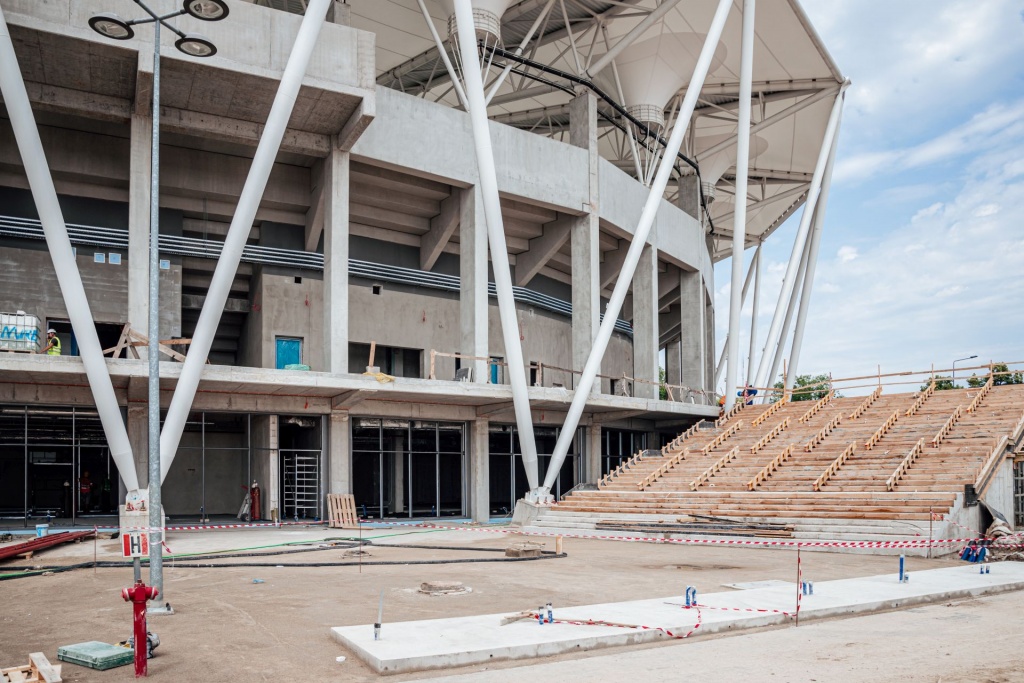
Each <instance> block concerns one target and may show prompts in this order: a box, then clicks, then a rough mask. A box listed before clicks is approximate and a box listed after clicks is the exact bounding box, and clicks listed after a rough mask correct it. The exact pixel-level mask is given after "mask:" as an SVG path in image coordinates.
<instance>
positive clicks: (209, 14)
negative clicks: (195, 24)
mask: <svg viewBox="0 0 1024 683" xmlns="http://www.w3.org/2000/svg"><path fill="white" fill-rule="evenodd" d="M182 8H183V9H184V10H185V11H186V12H187V13H188V14H189V15H191V16H193V17H195V18H196V19H202V20H203V21H220V20H221V19H223V18H224V17H226V16H227V15H228V4H227V3H226V2H224V0H184V2H183V3H182Z"/></svg>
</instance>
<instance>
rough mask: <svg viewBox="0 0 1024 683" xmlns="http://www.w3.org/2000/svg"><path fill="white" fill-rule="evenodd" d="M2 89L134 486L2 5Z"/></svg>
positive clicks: (102, 410) (86, 355)
mask: <svg viewBox="0 0 1024 683" xmlns="http://www.w3.org/2000/svg"><path fill="white" fill-rule="evenodd" d="M0 93H2V94H3V98H4V102H5V103H6V105H7V114H8V116H9V117H10V120H11V128H12V129H13V130H14V138H15V140H17V144H18V151H19V153H20V154H21V162H22V164H23V165H24V167H25V175H26V176H28V183H29V187H30V188H31V190H32V198H33V199H34V200H35V203H36V211H38V212H39V220H40V222H41V223H42V225H43V234H44V235H45V236H46V246H47V248H48V249H49V251H50V258H51V259H53V269H54V271H55V272H56V274H57V282H58V283H59V284H60V291H61V294H63V295H64V303H65V305H66V306H67V309H68V318H70V319H71V327H72V328H73V329H74V331H75V338H76V339H77V340H78V349H79V352H80V354H81V357H82V364H83V365H84V366H85V374H86V376H87V377H88V379H89V388H90V389H91V390H92V396H93V400H95V401H96V410H97V412H98V413H99V417H100V423H101V424H102V425H103V432H104V434H105V435H106V437H107V445H108V446H109V447H110V455H111V457H112V458H113V459H114V463H115V464H116V465H117V470H118V473H119V474H120V475H121V479H123V480H124V485H125V487H127V489H128V490H129V491H134V490H136V489H138V488H139V479H138V474H137V473H136V469H135V460H134V459H133V457H132V447H131V443H130V442H129V441H128V430H127V428H125V425H124V420H123V419H122V418H121V409H120V407H118V405H117V396H115V395H114V386H113V384H111V382H110V374H109V373H108V372H107V365H106V361H105V360H104V358H103V347H101V346H100V340H99V337H98V336H97V335H96V324H95V322H94V319H93V316H92V310H91V309H90V308H89V301H88V300H87V299H86V298H85V287H84V286H83V285H82V275H81V273H79V272H78V264H77V263H76V261H75V256H74V251H73V250H72V248H71V240H70V239H69V238H68V229H67V226H66V225H65V224H64V214H63V212H62V211H61V209H60V204H58V203H57V190H56V189H55V188H54V186H53V178H52V177H51V176H50V169H49V166H48V165H47V163H46V154H45V152H44V151H43V143H42V140H40V139H39V129H38V128H37V127H36V123H35V117H34V116H33V114H32V105H31V104H29V100H28V92H27V91H26V90H25V81H24V80H22V77H21V69H20V68H19V67H18V57H17V55H16V54H15V52H14V43H13V42H11V33H10V31H9V29H8V28H7V20H6V18H5V17H4V14H3V9H0Z"/></svg>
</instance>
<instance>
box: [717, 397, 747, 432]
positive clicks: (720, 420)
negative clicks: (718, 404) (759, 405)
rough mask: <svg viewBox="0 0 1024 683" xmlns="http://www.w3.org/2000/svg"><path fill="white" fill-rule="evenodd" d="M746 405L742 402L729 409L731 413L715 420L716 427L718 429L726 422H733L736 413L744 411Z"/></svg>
mask: <svg viewBox="0 0 1024 683" xmlns="http://www.w3.org/2000/svg"><path fill="white" fill-rule="evenodd" d="M744 405H745V404H744V403H743V402H742V401H740V402H739V403H737V404H736V405H734V406H733V407H732V408H730V409H729V412H727V413H725V414H724V415H722V417H720V418H718V419H717V420H715V426H716V427H721V426H722V425H724V424H725V423H726V422H728V421H729V420H731V419H732V418H733V417H735V415H736V413H738V412H740V411H741V410H743V406H744Z"/></svg>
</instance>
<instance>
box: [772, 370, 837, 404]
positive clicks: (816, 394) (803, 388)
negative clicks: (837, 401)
mask: <svg viewBox="0 0 1024 683" xmlns="http://www.w3.org/2000/svg"><path fill="white" fill-rule="evenodd" d="M772 386H773V387H774V388H776V389H778V390H779V392H780V393H779V394H776V396H780V395H781V391H782V388H783V384H782V381H781V380H780V381H778V382H776V383H775V384H774V385H772ZM808 387H810V389H808ZM831 388H832V378H831V377H830V376H829V375H827V374H826V375H797V377H796V380H794V382H793V395H792V398H791V399H790V400H791V401H820V400H821V399H823V398H825V396H826V394H828V392H829V389H831ZM833 396H835V397H836V398H842V397H843V396H842V394H840V393H839V392H838V391H837V392H835V393H834V394H833ZM776 400H778V399H777V398H774V399H772V402H773V403H774V402H775V401H776Z"/></svg>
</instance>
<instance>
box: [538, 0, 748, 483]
mask: <svg viewBox="0 0 1024 683" xmlns="http://www.w3.org/2000/svg"><path fill="white" fill-rule="evenodd" d="M731 8H732V0H719V2H718V9H716V10H715V16H714V18H713V19H712V20H711V26H710V28H708V36H707V38H706V39H705V41H704V47H703V48H702V49H701V52H700V57H699V58H698V59H697V64H696V65H695V66H694V69H693V76H692V77H691V78H690V83H689V85H688V86H687V88H686V95H685V96H684V98H683V104H682V106H681V107H680V108H679V115H678V116H677V117H676V121H675V124H674V125H673V126H672V135H671V136H670V137H669V141H668V145H667V146H666V147H665V153H664V155H663V156H662V158H661V162H660V164H659V166H658V173H657V174H656V175H655V176H654V182H653V183H651V189H650V192H649V193H648V195H647V202H646V203H645V204H644V208H643V211H642V212H641V214H640V220H639V221H638V223H637V227H636V232H635V233H634V234H633V240H632V242H631V243H630V245H629V250H628V251H627V252H626V259H625V261H624V263H623V264H622V270H621V271H620V272H619V279H618V281H617V282H616V283H615V289H613V290H612V295H611V297H610V298H609V300H608V306H607V307H606V308H605V311H604V319H603V320H602V321H601V327H600V328H599V329H598V332H597V336H596V337H595V339H594V345H593V347H592V348H591V350H590V356H589V357H588V358H587V364H586V367H584V369H583V374H582V375H581V376H580V381H579V384H578V385H577V387H576V393H575V395H574V396H573V399H572V404H571V405H570V406H569V411H568V414H567V415H566V416H565V424H564V425H563V426H562V432H561V434H559V436H558V441H557V442H556V444H555V451H554V453H552V456H551V462H550V464H549V465H548V472H547V476H545V478H544V485H543V487H542V489H541V491H539V492H538V494H539V495H540V496H545V497H548V498H549V497H550V493H549V492H550V490H551V485H552V484H553V483H554V481H555V477H557V476H558V470H559V469H560V468H561V467H562V462H563V461H564V460H565V456H566V454H567V453H568V452H569V445H570V443H571V442H572V436H573V433H574V432H575V431H576V425H578V424H579V421H580V417H581V416H582V415H583V409H584V407H586V403H587V397H588V396H589V395H590V388H591V387H592V386H593V384H594V378H595V377H596V376H597V373H598V372H599V371H600V369H601V360H602V359H603V358H604V352H605V350H606V349H607V348H608V340H609V339H611V336H612V330H613V329H614V327H615V320H616V319H617V318H618V316H619V311H620V310H621V309H622V303H623V301H625V299H626V290H628V289H629V285H630V282H631V281H632V280H633V273H634V272H635V271H636V266H637V263H639V261H640V254H641V252H642V251H643V248H644V246H645V245H646V244H647V236H648V235H649V234H650V232H651V226H652V225H653V224H654V217H655V216H656V215H657V213H658V208H659V206H660V205H661V201H662V197H663V196H664V194H665V187H666V186H667V185H668V179H669V175H670V174H671V173H672V167H673V161H674V159H675V156H676V154H677V153H678V152H679V148H680V146H681V145H682V144H683V137H684V135H685V134H686V129H687V127H688V126H689V123H690V118H691V117H692V116H693V110H694V107H695V106H696V104H697V97H698V96H699V95H700V91H701V88H703V87H704V78H705V77H706V76H707V74H708V70H709V69H710V67H711V59H712V57H713V56H714V53H715V48H716V47H718V41H719V39H720V38H721V37H722V29H723V28H724V27H725V20H726V19H727V18H728V16H729V10H730V9H731ZM701 317H702V319H703V315H702V316H701ZM702 357H703V356H702Z"/></svg>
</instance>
